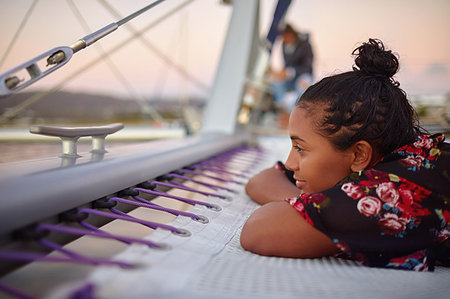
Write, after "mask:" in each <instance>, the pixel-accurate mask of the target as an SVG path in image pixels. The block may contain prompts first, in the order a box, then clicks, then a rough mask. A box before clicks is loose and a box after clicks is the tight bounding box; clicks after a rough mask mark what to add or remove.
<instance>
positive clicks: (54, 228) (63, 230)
mask: <svg viewBox="0 0 450 299" xmlns="http://www.w3.org/2000/svg"><path fill="white" fill-rule="evenodd" d="M37 230H48V231H54V232H59V233H64V234H71V235H79V236H83V235H88V236H92V237H97V238H103V239H112V240H117V238H119V239H121V240H125V241H128V242H130V243H140V244H145V245H148V246H150V247H152V248H160V247H163V246H160V245H158V244H156V243H154V242H151V241H148V240H143V239H137V238H130V237H123V236H116V235H113V234H109V233H108V234H105V233H104V232H99V231H92V230H87V229H83V228H75V227H68V226H60V225H53V224H47V223H43V224H40V225H39V226H38V227H37Z"/></svg>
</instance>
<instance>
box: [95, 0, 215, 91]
mask: <svg viewBox="0 0 450 299" xmlns="http://www.w3.org/2000/svg"><path fill="white" fill-rule="evenodd" d="M98 1H99V2H100V3H101V4H102V5H103V6H104V7H105V8H106V9H107V10H108V11H109V12H110V13H111V14H112V15H113V16H114V17H116V18H120V14H119V13H118V12H117V10H115V9H114V8H113V7H112V6H111V5H110V4H109V3H107V2H106V1H105V0H98ZM192 1H193V0H189V1H186V2H192ZM127 29H128V31H130V32H131V33H133V34H136V33H137V32H138V31H137V30H136V29H135V28H134V27H133V26H132V25H129V24H128V26H127ZM139 40H140V41H141V42H142V44H143V45H144V46H145V47H147V49H149V50H150V51H152V52H153V53H154V54H156V55H157V56H158V57H159V58H160V59H161V60H163V61H164V62H165V63H166V64H167V65H168V66H170V67H172V68H174V69H175V70H176V71H178V73H179V74H180V75H182V76H183V77H184V78H186V79H188V80H189V81H191V82H192V83H193V84H195V85H196V86H197V87H199V88H200V89H202V90H205V91H206V90H208V89H209V88H208V86H207V85H206V84H204V83H203V82H202V81H201V80H200V79H197V78H196V77H195V76H193V75H192V74H190V73H189V72H188V71H186V70H185V69H184V68H183V67H182V66H180V65H178V64H176V63H175V62H173V61H172V60H171V59H170V58H169V57H168V56H166V55H164V53H163V52H162V51H160V50H158V49H157V48H156V47H155V46H154V45H153V44H152V43H151V42H150V41H149V40H148V39H146V38H145V37H143V36H140V37H139Z"/></svg>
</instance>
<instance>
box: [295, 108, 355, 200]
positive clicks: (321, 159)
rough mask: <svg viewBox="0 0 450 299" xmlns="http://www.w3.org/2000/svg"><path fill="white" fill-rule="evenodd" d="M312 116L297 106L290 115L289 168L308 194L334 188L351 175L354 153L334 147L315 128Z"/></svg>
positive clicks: (298, 183) (297, 183)
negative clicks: (290, 144)
mask: <svg viewBox="0 0 450 299" xmlns="http://www.w3.org/2000/svg"><path fill="white" fill-rule="evenodd" d="M312 118H313V117H312V116H309V115H308V112H307V111H306V110H305V109H303V108H298V107H296V108H294V110H293V111H292V112H291V116H290V118H289V135H290V138H291V142H292V148H291V151H290V153H289V157H288V159H287V161H286V167H287V168H288V169H290V170H292V171H294V178H295V180H296V185H297V187H298V188H300V189H302V190H303V192H305V193H315V192H320V191H323V190H325V189H328V188H331V187H333V186H334V185H336V183H338V182H339V181H340V180H341V179H343V178H344V177H346V176H348V175H349V174H350V173H351V172H352V171H351V168H350V167H351V164H352V161H353V157H354V154H353V153H352V151H351V150H350V149H349V150H345V151H340V150H337V149H335V148H334V146H333V145H332V144H331V142H330V141H328V139H327V138H325V137H323V136H321V135H319V134H318V133H317V132H316V130H315V129H314V124H313V119H312Z"/></svg>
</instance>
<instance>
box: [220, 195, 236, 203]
mask: <svg viewBox="0 0 450 299" xmlns="http://www.w3.org/2000/svg"><path fill="white" fill-rule="evenodd" d="M220 199H222V200H224V201H228V202H231V201H233V197H231V196H224V197H220Z"/></svg>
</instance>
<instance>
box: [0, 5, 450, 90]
mask: <svg viewBox="0 0 450 299" xmlns="http://www.w3.org/2000/svg"><path fill="white" fill-rule="evenodd" d="M235 1H237V0H235ZM241 1H243V0H241ZM33 2H34V0H15V1H6V0H0V5H1V6H0V7H1V9H0V19H1V20H2V22H1V23H0V29H1V31H0V32H1V35H0V59H3V57H4V55H5V52H6V49H7V47H8V45H10V43H11V40H12V38H13V36H14V34H15V33H16V31H17V29H18V28H19V25H20V23H21V22H22V20H23V19H24V16H25V15H26V12H27V11H28V9H29V8H30V6H31V5H32V3H33ZM71 2H73V3H74V4H75V7H76V8H77V9H78V10H79V11H80V13H81V15H82V16H83V20H84V21H85V22H86V23H87V24H88V27H89V28H90V29H89V30H90V31H85V29H84V28H83V26H82V25H81V24H80V22H81V20H80V18H77V17H76V15H75V13H74V9H75V8H73V6H71V4H70V3H71ZM183 2H184V1H181V0H166V1H165V2H164V3H162V4H160V5H158V6H157V7H156V8H154V9H152V10H150V11H149V12H147V13H145V14H144V15H142V16H140V17H138V18H137V19H135V20H132V21H131V22H129V23H128V24H130V25H131V26H133V27H134V28H136V29H137V30H139V29H142V28H144V27H145V26H148V24H151V23H152V22H154V21H155V20H157V19H158V17H160V16H161V15H163V14H164V13H166V12H168V11H169V10H171V9H172V8H174V7H176V6H178V5H180V4H181V3H183ZM220 2H221V1H220V0H197V1H193V2H192V3H191V4H189V5H188V6H187V7H186V8H185V9H183V10H181V11H180V12H178V13H176V14H174V15H173V16H171V17H170V18H167V19H166V20H164V21H163V22H161V23H160V24H159V25H158V26H156V27H154V28H152V29H150V30H148V31H146V33H145V35H144V37H145V40H146V41H145V42H142V41H140V40H134V41H132V42H130V43H128V44H126V45H125V46H124V47H123V48H122V49H121V50H119V51H116V52H114V53H113V54H112V55H111V60H112V61H113V64H114V67H115V68H116V69H118V70H119V73H117V72H116V71H114V70H113V67H111V66H109V65H108V64H107V63H106V62H100V63H97V64H95V65H93V66H92V67H90V68H89V69H88V70H87V71H85V72H83V73H81V74H79V75H76V76H75V77H74V76H73V74H74V73H75V72H77V71H78V70H79V69H81V68H82V67H84V66H85V65H90V64H93V63H92V62H93V61H95V59H96V57H98V56H99V53H100V52H99V51H100V50H99V49H98V48H97V47H96V46H95V45H94V46H90V47H88V48H86V49H84V50H82V51H80V52H78V53H76V54H75V55H74V57H73V58H72V59H71V61H69V63H68V64H67V65H65V66H64V67H63V68H62V69H60V70H58V71H57V72H55V73H53V74H51V75H49V76H48V77H46V78H45V79H43V80H41V81H40V82H39V83H37V84H35V85H34V86H33V87H32V88H31V89H35V88H48V87H52V86H54V85H55V84H58V83H59V82H63V81H67V78H70V77H74V78H71V79H70V80H68V81H67V82H66V83H65V84H64V88H63V89H64V90H71V91H89V92H100V93H112V94H115V95H128V94H129V93H130V88H129V87H126V83H124V80H123V79H119V77H120V76H122V77H124V78H125V80H126V81H127V82H128V84H130V85H131V86H132V88H131V89H132V90H133V91H134V92H136V93H138V94H140V95H142V96H144V97H154V96H156V97H163V96H167V95H177V96H180V95H181V96H183V95H186V96H189V95H193V94H194V95H200V96H202V97H205V98H207V96H208V94H209V91H210V87H211V85H212V83H213V80H214V74H215V71H216V67H217V64H218V59H219V57H220V49H221V47H222V43H223V41H224V38H225V33H226V26H227V24H228V21H229V18H230V16H231V9H232V7H231V6H229V5H223V4H221V3H220ZM108 3H110V5H111V6H112V7H113V8H114V9H116V10H117V11H118V12H119V13H120V15H121V16H122V17H123V16H126V15H128V14H130V13H132V12H134V11H136V10H138V9H140V8H142V7H144V6H145V5H147V4H148V3H151V1H144V0H133V1H123V0H111V1H108ZM275 4H276V1H274V0H262V1H261V22H260V29H261V36H262V37H263V36H265V34H266V31H267V30H268V28H269V25H270V22H271V15H272V13H273V10H274V8H275ZM117 20H118V19H117V18H116V17H114V16H113V15H111V14H110V12H108V11H107V10H106V9H105V7H104V6H103V5H101V3H100V1H94V0H73V1H62V0H59V1H56V0H39V1H37V3H36V5H35V6H34V8H33V11H32V15H31V17H30V18H29V19H28V21H27V23H26V24H25V25H24V27H23V30H22V32H21V34H20V35H19V36H18V38H17V40H16V42H15V44H14V45H13V47H12V48H11V52H10V53H9V54H8V55H7V57H6V59H5V60H4V62H3V64H2V65H0V72H4V71H7V70H8V69H10V68H12V67H14V66H16V65H18V64H20V63H22V62H25V61H26V60H28V59H31V58H33V57H34V56H36V55H38V54H40V53H42V52H45V51H47V50H49V49H51V48H53V47H56V46H69V45H71V44H72V43H74V42H75V41H76V40H78V39H79V38H81V37H83V36H85V35H86V34H88V33H90V32H93V31H95V30H97V29H99V28H101V27H103V26H105V25H107V24H109V23H112V22H115V21H117ZM286 20H287V21H288V22H289V23H291V24H293V25H294V27H296V28H297V29H300V30H303V31H307V32H309V33H310V34H311V39H312V44H313V47H314V52H315V78H316V79H320V78H322V77H323V76H326V75H329V74H334V73H336V72H341V71H347V70H350V69H351V66H352V64H353V59H352V57H351V55H350V53H351V52H352V50H353V49H354V48H355V47H356V46H358V45H359V44H360V43H361V42H364V41H367V39H368V38H371V37H375V38H380V39H382V40H383V41H384V42H385V44H386V46H387V47H388V48H389V49H392V50H393V51H394V52H396V53H398V54H399V55H400V64H401V71H400V73H399V74H398V75H397V76H396V78H397V80H398V81H400V83H401V86H402V87H403V88H404V89H405V91H406V92H407V93H409V94H411V95H417V94H431V95H434V94H446V93H449V92H450V1H448V0H431V1H423V0H396V1H391V0H378V1H360V0H342V1H335V0H318V1H313V0H293V3H292V5H291V8H290V10H289V11H288V14H287V17H286ZM129 36H130V32H129V31H128V29H127V28H126V26H121V27H120V28H119V29H118V30H117V31H116V32H114V33H112V34H111V35H109V36H108V37H106V38H104V39H103V40H101V41H100V42H97V43H96V45H100V46H101V48H102V49H103V50H104V51H108V50H110V49H112V48H114V47H115V46H116V45H117V44H119V43H121V42H122V41H123V40H126V39H127V38H128V37H129ZM145 43H147V44H146V45H145ZM149 44H151V46H152V47H155V48H156V49H158V51H160V52H162V53H164V55H167V56H170V57H171V58H170V59H171V60H172V61H173V62H174V63H175V64H176V65H178V66H179V67H182V68H183V69H185V70H187V72H188V73H189V76H191V77H192V78H194V79H193V80H187V79H185V78H184V77H183V76H180V75H179V74H178V73H177V72H175V71H174V69H173V68H172V67H168V66H167V64H165V63H163V62H162V61H161V59H160V58H159V57H158V56H157V55H155V54H154V52H152V51H150V50H149ZM193 81H195V82H196V83H192V82H193Z"/></svg>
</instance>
